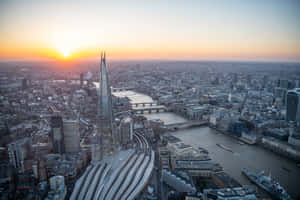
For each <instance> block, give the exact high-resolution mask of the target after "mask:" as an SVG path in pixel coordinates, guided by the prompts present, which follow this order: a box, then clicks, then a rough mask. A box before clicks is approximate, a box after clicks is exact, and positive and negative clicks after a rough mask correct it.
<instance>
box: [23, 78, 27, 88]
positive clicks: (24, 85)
mask: <svg viewBox="0 0 300 200" xmlns="http://www.w3.org/2000/svg"><path fill="white" fill-rule="evenodd" d="M22 88H23V89H27V79H26V78H23V80H22Z"/></svg>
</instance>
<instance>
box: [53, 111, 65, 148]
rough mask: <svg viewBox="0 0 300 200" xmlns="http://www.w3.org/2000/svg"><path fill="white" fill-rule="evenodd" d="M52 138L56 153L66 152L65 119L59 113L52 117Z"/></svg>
mask: <svg viewBox="0 0 300 200" xmlns="http://www.w3.org/2000/svg"><path fill="white" fill-rule="evenodd" d="M50 124H51V133H50V136H51V140H52V144H53V152H54V153H60V154H61V153H64V152H65V149H64V129H63V120H62V117H61V116H59V115H53V116H52V117H51V121H50Z"/></svg>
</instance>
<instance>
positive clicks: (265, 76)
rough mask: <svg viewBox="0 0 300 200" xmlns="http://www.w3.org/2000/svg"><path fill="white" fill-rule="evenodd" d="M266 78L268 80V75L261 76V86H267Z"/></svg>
mask: <svg viewBox="0 0 300 200" xmlns="http://www.w3.org/2000/svg"><path fill="white" fill-rule="evenodd" d="M268 80H269V77H268V76H267V75H264V76H263V83H262V87H263V88H265V87H267V84H268Z"/></svg>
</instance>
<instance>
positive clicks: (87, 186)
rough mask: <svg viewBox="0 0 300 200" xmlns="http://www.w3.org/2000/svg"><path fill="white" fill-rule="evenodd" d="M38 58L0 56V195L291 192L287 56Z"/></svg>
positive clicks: (294, 139) (298, 137)
mask: <svg viewBox="0 0 300 200" xmlns="http://www.w3.org/2000/svg"><path fill="white" fill-rule="evenodd" d="M48 64H49V63H48ZM80 64H81V65H82V64H83V63H80ZM39 65H42V64H39V63H27V64H24V63H23V64H20V63H14V64H12V63H2V66H1V77H0V78H1V95H0V99H1V120H0V121H1V139H0V141H1V168H0V169H1V173H0V174H1V177H0V180H1V181H0V189H1V199H149V200H150V199H186V200H187V199H193V200H194V199H273V198H274V199H276V198H277V199H292V198H293V199H297V198H299V195H300V194H299V191H298V190H297V187H298V185H299V180H300V179H299V177H300V168H299V163H300V129H299V120H300V112H299V106H298V104H299V102H300V101H299V98H300V89H297V88H299V87H300V85H299V84H300V71H299V64H293V63H246V62H184V61H180V62H179V61H178V62H168V61H161V62H159V61H157V62H150V61H149V62H123V63H122V62H110V61H109V59H107V58H106V56H105V53H102V54H101V58H99V62H94V63H86V65H88V67H80V68H75V70H74V68H72V69H70V68H66V69H65V70H53V68H50V67H47V66H42V67H40V66H39ZM78 69H80V70H78ZM206 132H207V133H206ZM205 134H209V135H213V136H212V137H218V138H216V140H213V141H208V140H205V141H204V140H203V141H202V139H201V138H198V137H201V135H205ZM209 137H210V136H209ZM220 137H222V138H223V139H222V138H221V139H222V140H220ZM228 141H229V143H228ZM211 142H212V144H211V146H207V144H209V143H211ZM211 148H212V149H213V150H212V151H211V150H210V149H211ZM241 149H242V150H241ZM253 149H254V150H253ZM251 151H255V152H254V155H252V154H251V155H250V156H248V155H247V153H249V152H251ZM244 154H245V155H244ZM220 156H221V157H223V159H224V160H225V161H226V160H227V161H229V162H231V159H233V161H232V162H233V163H232V164H233V165H235V163H234V162H235V161H234V160H237V162H244V163H245V165H246V166H245V167H240V166H238V169H236V168H235V166H234V167H233V169H230V166H228V163H226V162H224V161H222V160H219V158H218V157H220ZM243 156H245V157H244V159H245V160H243V161H241V160H239V159H243ZM253 156H254V157H253ZM264 160H265V161H264ZM273 160H275V161H273ZM223 162H224V163H223ZM260 162H266V163H267V164H270V165H273V162H276V164H274V165H273V166H270V167H268V166H267V167H266V168H262V167H260V166H261V165H260ZM249 163H251V164H249ZM278 163H280V164H278ZM248 164H249V165H248ZM253 166H254V167H253ZM232 171H235V173H234V174H233V173H232ZM262 171H264V172H265V175H263V172H262ZM269 174H270V175H269ZM239 177H243V178H242V179H241V180H240V178H239ZM247 177H248V178H247ZM262 179H265V180H262ZM266 181H269V182H266ZM277 182H278V183H277ZM260 183H265V184H266V185H267V184H269V185H271V186H270V187H268V185H267V187H263V186H262V185H261V184H260ZM279 184H280V185H281V186H280V185H279ZM272 187H276V188H272ZM275 189H276V191H275Z"/></svg>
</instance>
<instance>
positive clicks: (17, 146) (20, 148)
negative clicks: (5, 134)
mask: <svg viewBox="0 0 300 200" xmlns="http://www.w3.org/2000/svg"><path fill="white" fill-rule="evenodd" d="M31 147H32V141H31V138H24V139H20V140H17V141H15V142H12V143H10V144H8V155H9V161H10V163H11V164H12V165H13V166H14V167H15V168H16V169H18V170H19V171H21V172H24V160H25V159H26V158H28V157H30V154H31V152H32V148H31Z"/></svg>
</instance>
